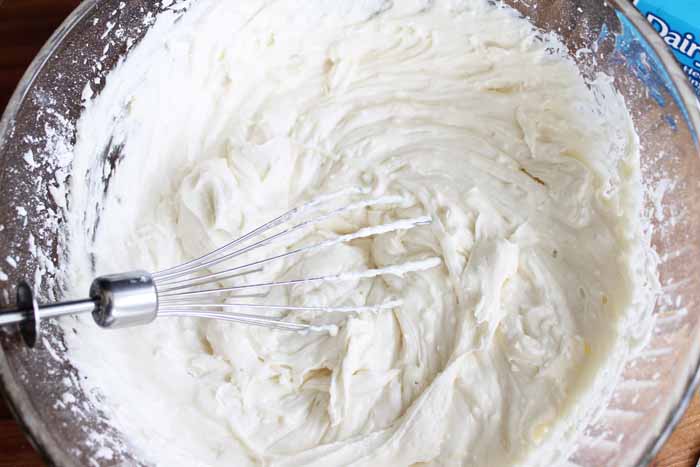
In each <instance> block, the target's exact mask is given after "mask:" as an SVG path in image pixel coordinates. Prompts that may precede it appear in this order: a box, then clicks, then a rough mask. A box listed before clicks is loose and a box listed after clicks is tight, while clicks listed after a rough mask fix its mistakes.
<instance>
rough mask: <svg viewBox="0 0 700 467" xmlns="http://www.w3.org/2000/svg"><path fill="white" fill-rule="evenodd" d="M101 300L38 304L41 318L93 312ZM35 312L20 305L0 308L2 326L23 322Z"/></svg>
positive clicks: (88, 299)
mask: <svg viewBox="0 0 700 467" xmlns="http://www.w3.org/2000/svg"><path fill="white" fill-rule="evenodd" d="M98 303H99V300H94V299H92V298H86V299H84V300H74V301H71V302H59V303H47V304H46V305H38V308H39V318H40V319H46V318H58V317H60V316H66V315H78V314H81V313H92V312H93V311H94V310H95V308H97V304H98ZM31 314H33V310H32V309H29V310H26V309H24V310H23V309H20V308H19V307H13V308H4V309H2V310H0V326H3V325H5V324H13V323H21V322H23V321H25V320H26V319H28V317H29V315H31Z"/></svg>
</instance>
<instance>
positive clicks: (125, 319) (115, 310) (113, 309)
mask: <svg viewBox="0 0 700 467" xmlns="http://www.w3.org/2000/svg"><path fill="white" fill-rule="evenodd" d="M82 313H92V317H93V319H94V320H95V322H96V323H97V324H98V325H100V326H101V327H103V328H120V327H127V326H135V325H139V324H147V323H150V322H151V321H153V320H154V319H156V316H157V314H158V291H157V290H156V286H155V282H154V281H153V277H152V276H151V275H150V274H149V273H147V272H144V271H132V272H128V273H124V274H113V275H109V276H101V277H98V278H97V279H95V280H94V281H93V283H92V286H91V287H90V298H86V299H83V300H74V301H69V302H60V303H47V304H42V305H39V304H38V303H37V301H36V298H35V296H34V291H33V289H32V287H31V286H30V285H29V284H28V283H27V282H24V281H23V282H20V283H19V284H17V302H16V306H14V307H12V308H5V309H0V326H4V325H10V324H19V329H20V332H21V334H22V338H23V339H24V341H25V343H26V344H27V345H28V346H29V347H34V346H35V345H36V342H37V338H38V336H39V331H40V329H39V324H40V323H41V320H42V319H46V318H58V317H60V316H66V315H77V314H82Z"/></svg>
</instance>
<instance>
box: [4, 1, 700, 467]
mask: <svg viewBox="0 0 700 467" xmlns="http://www.w3.org/2000/svg"><path fill="white" fill-rule="evenodd" d="M98 2H99V0H83V1H82V2H81V3H80V4H79V5H78V6H77V7H76V8H75V9H74V10H73V11H72V12H71V13H70V14H69V15H68V16H67V17H66V19H65V20H64V21H63V22H62V23H61V24H60V25H59V26H58V28H57V29H56V31H54V33H53V34H52V35H51V36H50V37H49V39H48V40H47V41H46V43H45V44H44V45H43V46H42V48H41V49H40V50H39V52H38V53H37V55H36V57H35V58H34V59H33V60H32V62H31V63H30V65H29V66H28V67H27V70H26V71H25V72H24V74H23V75H22V78H21V79H20V81H19V83H18V84H17V87H16V88H15V91H14V92H13V93H12V96H11V97H10V100H9V101H8V103H7V106H6V107H5V109H4V111H3V114H2V118H0V147H2V146H3V145H4V143H5V141H4V138H5V136H6V135H8V134H9V132H8V129H10V127H11V125H12V122H13V121H14V118H15V115H16V114H17V111H18V110H19V107H20V104H21V103H22V102H23V101H24V98H25V97H26V95H27V93H28V92H29V89H30V88H31V86H32V84H33V83H34V81H35V79H36V78H37V76H38V74H39V73H40V72H41V70H42V69H43V67H44V65H45V64H46V63H47V61H48V60H49V58H50V57H51V56H52V55H53V53H54V52H55V50H56V49H57V48H58V47H59V46H60V45H62V43H63V40H64V39H65V38H66V36H67V35H68V34H69V33H71V32H72V30H73V28H74V27H75V26H76V25H77V24H78V23H80V21H81V20H82V19H83V18H84V17H85V16H86V15H87V14H89V13H90V12H91V11H92V10H93V8H94V7H95V6H96V5H97V4H98ZM601 2H602V3H606V4H609V5H610V6H612V7H613V8H614V9H615V10H617V11H619V12H621V13H622V14H623V15H624V16H625V17H626V19H627V20H629V21H630V23H631V24H632V25H633V26H634V27H635V28H636V29H637V30H638V31H639V32H640V33H641V34H642V36H643V37H644V39H645V40H646V41H647V42H648V43H649V45H650V46H651V48H652V50H653V51H654V52H655V53H656V54H657V56H658V57H659V58H660V60H661V63H662V65H663V66H664V68H665V70H666V72H668V74H669V76H670V77H671V81H672V83H673V85H674V86H675V88H676V90H677V91H678V94H679V97H680V100H681V103H682V104H683V105H684V106H685V108H686V109H687V111H688V114H687V116H686V117H687V118H688V120H689V121H690V124H691V130H692V131H693V137H694V139H695V147H696V149H697V150H698V157H700V100H699V99H698V98H697V97H696V96H695V93H694V91H693V89H692V86H691V85H690V83H689V82H688V80H687V79H686V77H685V75H684V74H683V72H682V71H681V68H680V67H679V66H678V63H677V61H676V59H675V57H674V56H673V54H672V52H671V51H670V50H669V49H668V47H667V46H666V44H665V43H664V41H663V39H662V38H661V37H660V36H659V35H658V34H657V32H656V31H655V30H654V28H653V27H652V26H651V25H650V24H649V23H648V22H647V21H646V19H645V18H644V16H643V15H642V14H641V13H640V12H639V10H637V9H636V8H635V7H634V5H633V3H632V2H631V1H629V0H609V2H608V1H606V0H601ZM634 2H635V3H636V0H634ZM0 3H2V0H0ZM699 383H700V356H699V357H698V359H697V361H696V362H695V364H694V365H693V366H692V367H691V370H690V372H689V376H688V379H687V381H686V384H685V386H684V387H683V390H682V391H680V392H679V394H680V395H679V398H678V401H676V403H674V404H671V410H670V411H669V413H668V415H667V417H666V419H665V420H664V422H663V424H662V428H661V430H660V432H659V434H658V436H657V437H655V438H654V439H652V440H650V441H649V443H648V444H647V446H646V447H645V448H644V449H643V450H642V455H641V457H640V458H639V459H637V460H636V464H635V465H636V466H638V467H642V466H646V465H648V464H649V463H650V462H651V461H652V460H653V459H654V457H655V456H656V455H657V454H658V452H659V451H660V450H661V448H662V447H663V446H664V444H665V443H666V441H667V440H668V438H669V436H670V435H671V433H672V432H673V430H674V429H675V428H676V426H677V425H678V423H679V422H680V420H681V418H682V417H683V415H684V414H685V412H686V410H687V408H688V405H689V404H690V401H691V399H692V398H693V396H694V395H695V390H696V389H697V387H698V384H699ZM0 394H2V396H3V397H4V399H5V401H6V403H7V405H8V407H9V409H10V412H11V413H12V415H13V416H14V418H15V420H16V421H17V422H18V424H19V425H20V427H21V429H22V431H23V432H24V434H25V435H26V437H27V439H28V440H29V441H30V443H31V444H32V446H33V447H34V448H35V449H36V450H37V452H38V453H39V454H40V455H41V457H42V458H43V459H44V460H45V461H46V462H47V463H48V464H49V465H70V460H69V458H68V457H67V455H66V450H65V449H64V448H63V446H61V445H59V443H58V442H57V441H56V440H55V439H54V438H53V436H52V435H51V433H50V432H49V430H47V429H45V428H46V427H45V426H44V425H43V421H42V420H41V418H40V417H39V416H38V413H37V411H36V409H35V408H34V407H33V404H31V403H30V402H29V400H28V399H26V398H23V397H22V391H21V389H20V385H18V384H17V382H16V380H15V379H14V378H13V376H12V373H11V371H10V366H9V364H8V361H7V357H6V355H5V351H4V349H3V348H2V347H0Z"/></svg>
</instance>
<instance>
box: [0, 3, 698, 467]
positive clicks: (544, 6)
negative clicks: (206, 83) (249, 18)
mask: <svg viewBox="0 0 700 467" xmlns="http://www.w3.org/2000/svg"><path fill="white" fill-rule="evenodd" d="M163 3H168V2H163ZM507 3H510V4H511V5H512V6H513V7H514V8H516V9H517V10H519V11H520V12H522V13H523V14H524V15H526V16H528V17H530V18H531V20H532V21H533V22H534V23H535V24H536V25H537V26H538V27H540V28H542V29H543V30H545V31H555V32H557V33H558V34H560V35H561V36H562V37H563V39H564V41H565V42H566V44H567V46H568V47H569V50H571V51H576V52H575V53H574V57H575V59H576V60H577V62H578V63H579V64H580V66H581V69H582V70H583V71H584V73H585V74H587V75H589V76H592V75H593V74H595V73H597V72H604V73H606V74H608V75H609V76H612V77H613V78H614V86H615V87H616V88H617V90H618V91H619V92H620V93H621V94H622V95H623V96H624V97H625V99H626V101H627V104H628V106H629V108H630V109H631V112H632V115H633V119H634V123H635V125H636V128H637V131H638V133H639V137H640V139H641V143H642V146H641V147H642V167H643V177H644V181H645V184H646V186H647V187H648V191H649V195H648V196H647V203H646V204H647V208H648V210H649V213H650V214H651V217H652V220H653V224H654V230H653V236H652V241H653V245H654V247H655V249H656V251H657V252H658V254H659V257H660V260H661V265H660V279H661V283H662V286H663V293H662V295H661V296H660V297H659V300H658V303H657V306H656V314H657V317H658V320H657V324H656V327H655V329H654V332H653V336H652V338H651V340H650V341H649V343H648V344H647V346H646V347H645V348H644V350H643V351H642V353H641V354H640V355H639V356H637V357H636V358H634V359H633V360H630V361H629V362H627V365H626V369H625V371H624V374H623V375H622V377H621V378H620V379H619V381H618V382H617V384H616V388H615V391H614V393H613V395H612V398H611V399H610V401H609V403H608V405H607V407H606V408H605V410H604V411H603V412H602V415H601V416H600V417H599V418H598V419H596V420H590V421H589V424H588V427H587V429H586V430H585V434H584V435H583V436H581V437H580V439H578V440H577V446H578V447H577V450H576V452H575V453H574V454H573V456H572V457H571V458H570V462H571V463H572V465H581V466H595V467H601V466H615V467H617V466H625V465H645V464H647V463H648V462H649V461H650V460H651V459H652V458H653V456H654V455H655V453H656V452H657V451H658V449H659V448H660V447H661V445H662V444H663V442H664V441H665V439H666V438H667V436H668V434H669V433H670V432H671V430H672V429H673V427H674V426H675V424H676V423H677V421H678V420H679V418H680V417H681V415H682V414H683V412H684V410H685V408H686V405H687V403H688V400H689V398H690V397H691V395H692V393H693V390H694V389H695V386H696V383H697V375H698V362H700V309H698V307H697V306H696V302H697V301H698V300H699V299H700V274H697V271H698V270H700V252H699V251H698V249H699V246H700V202H698V201H699V195H700V158H699V157H698V155H699V154H700V146H699V144H698V131H700V109H699V107H698V103H697V101H696V100H695V98H694V96H693V94H692V91H691V89H690V86H689V85H688V84H687V83H686V81H685V79H684V76H683V74H682V72H681V70H680V69H679V67H678V66H677V65H676V63H675V62H674V60H673V58H672V57H671V54H670V53H669V52H668V51H667V50H666V49H665V46H664V43H663V41H662V40H661V39H660V38H658V37H657V35H656V34H655V32H654V31H653V30H652V28H651V27H650V26H649V25H648V24H647V23H646V21H645V20H644V18H642V16H641V15H640V14H639V13H638V12H636V10H634V8H633V7H632V5H631V3H628V1H627V0H608V1H607V2H606V1H604V0H541V1H534V0H532V1H531V0H528V1H525V0H510V1H507ZM156 4H157V5H156ZM159 5H160V2H154V1H152V0H132V1H129V2H122V1H121V0H100V1H97V0H88V1H84V2H83V3H82V4H81V5H80V6H79V7H78V8H77V9H76V10H75V11H74V12H73V13H72V14H71V15H70V17H69V18H68V19H67V20H66V21H65V22H64V23H63V25H62V26H61V27H60V28H59V29H58V31H56V33H55V34H54V35H53V36H52V38H51V39H50V40H49V41H48V43H47V44H46V45H45V46H44V48H43V49H42V50H41V52H40V53H39V55H38V56H37V58H36V59H35V60H34V62H33V63H32V65H31V66H30V67H29V69H28V70H27V72H26V74H25V76H24V78H23V79H22V81H21V83H20V84H19V86H18V88H17V90H16V91H15V94H14V96H13V97H12V99H11V101H10V103H9V105H8V106H7V109H6V110H5V113H4V115H3V118H2V120H1V121H0V202H1V203H2V210H0V225H1V226H2V230H0V248H1V249H2V251H0V257H2V258H4V257H6V256H8V255H12V257H13V258H14V259H15V260H16V261H17V267H16V268H7V267H4V269H5V272H7V275H8V276H9V277H8V280H7V281H3V282H0V285H1V286H2V292H1V293H0V300H4V302H5V303H7V301H8V298H9V297H12V296H13V295H14V288H13V286H12V284H15V283H16V282H17V281H18V280H20V279H21V278H23V277H29V278H34V277H35V272H36V271H37V270H39V271H42V273H41V277H39V278H40V279H41V282H40V284H41V285H40V287H39V289H40V290H39V291H40V293H41V294H42V295H43V296H44V297H59V298H60V295H61V292H60V290H61V278H60V277H55V273H54V272H53V271H54V270H53V268H52V267H53V266H55V265H56V264H58V261H60V258H61V234H60V232H61V225H62V222H63V219H62V217H61V214H60V209H59V206H56V204H55V202H54V201H53V200H52V197H51V196H50V191H51V190H55V189H56V188H51V185H56V183H57V182H56V179H58V182H59V183H60V182H61V181H63V180H64V178H65V177H66V176H69V175H70V165H69V164H68V163H67V162H68V160H69V159H68V158H62V157H60V156H62V155H65V154H67V153H69V152H70V145H71V143H72V141H73V140H74V132H75V130H74V127H73V126H72V123H73V122H75V121H76V119H77V118H78V116H79V114H80V102H81V96H82V93H83V90H84V87H85V83H87V82H88V81H91V82H92V83H93V85H92V88H93V89H94V90H96V92H99V90H100V88H101V86H102V85H103V83H104V79H103V78H104V76H105V74H106V73H107V72H108V71H109V70H110V69H111V68H112V67H114V65H115V64H116V63H118V61H119V59H120V58H122V57H123V56H125V55H126V54H128V53H129V51H130V50H131V47H132V46H133V44H134V43H135V42H138V40H139V38H140V37H142V35H143V33H144V32H145V30H147V28H148V26H149V24H150V22H149V21H148V18H151V17H152V14H153V13H157V10H158V9H159V8H160V6H159ZM98 62H99V65H97V63H98ZM57 156H58V157H57ZM95 157H96V158H102V160H103V163H104V164H107V163H109V162H110V161H111V160H112V159H111V158H113V157H114V151H112V148H96V151H95ZM94 176H102V174H101V173H99V174H94ZM34 246H39V247H41V248H43V249H44V250H45V251H49V252H51V254H49V255H46V256H41V255H40V256H39V257H38V258H37V257H36V256H34V255H32V254H30V251H31V249H32V248H34ZM35 282H36V281H35ZM43 327H44V330H45V333H44V335H45V336H47V337H46V338H45V339H44V340H43V345H42V346H40V348H37V349H33V350H30V349H28V348H26V347H25V346H24V344H23V343H22V340H21V339H20V337H19V335H18V333H17V332H16V330H14V329H9V330H8V329H5V330H2V331H0V346H1V349H2V350H1V352H0V382H1V386H2V390H3V392H4V394H5V396H6V398H7V399H8V401H9V403H10V404H11V406H12V409H13V411H14V413H15V415H16V416H17V418H18V419H19V420H20V421H21V423H22V424H23V426H24V427H25V429H26V431H27V434H28V435H29V436H30V438H31V439H32V440H33V442H34V444H35V446H36V447H37V448H38V449H39V450H40V451H41V452H42V453H43V455H44V456H45V457H46V459H47V460H48V461H49V462H50V463H52V464H54V465H61V466H83V465H90V463H91V462H90V461H91V460H92V461H93V464H94V462H95V459H99V462H98V464H99V465H103V466H109V465H142V464H141V463H140V462H139V461H137V460H136V459H135V458H134V457H133V456H132V455H131V454H130V453H129V452H128V449H127V450H126V451H118V450H116V449H114V450H111V449H110V446H112V445H113V446H115V447H116V446H118V445H120V442H121V441H123V440H124V437H123V435H122V433H119V432H117V431H116V430H115V429H113V428H111V427H110V425H109V424H108V423H107V420H106V418H105V416H104V414H102V413H101V412H100V411H99V410H98V409H97V408H95V407H94V406H92V405H91V403H90V402H89V401H88V399H87V397H85V395H84V394H82V393H80V392H79V390H78V389H77V388H78V380H79V378H80V375H79V374H78V373H77V371H76V370H75V368H73V367H71V365H70V364H68V363H66V362H65V361H63V360H62V359H61V358H60V355H61V353H62V337H61V331H60V330H59V329H58V328H57V327H56V326H54V325H53V324H52V323H51V322H46V323H44V324H43ZM68 386H72V390H71V391H70V392H69V393H67V392H66V388H67V387H68ZM126 445H127V446H128V443H126Z"/></svg>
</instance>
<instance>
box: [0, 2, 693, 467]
mask: <svg viewBox="0 0 700 467" xmlns="http://www.w3.org/2000/svg"><path fill="white" fill-rule="evenodd" d="M78 3H80V1H79V0H4V1H3V0H0V109H4V108H5V105H6V103H7V101H8V99H9V98H10V95H11V94H12V91H13V90H14V88H15V86H16V85H17V82H18V81H19V79H20V78H21V77H22V74H23V73H24V70H25V68H26V67H27V65H29V62H30V61H31V60H32V58H33V57H34V55H35V54H36V53H37V52H38V51H39V49H40V48H41V46H42V45H43V44H44V42H45V41H46V39H48V37H49V36H50V35H51V33H52V32H53V31H54V29H56V27H57V26H58V25H59V24H60V23H61V21H63V19H64V18H65V17H66V16H67V15H68V13H70V11H71V10H72V9H73V8H75V7H76V6H77V5H78ZM699 456H700V399H699V398H698V396H697V395H696V396H695V398H694V399H693V402H692V404H691V406H690V408H689V409H688V412H687V413H686V414H685V417H684V418H683V420H682V421H681V423H680V424H679V426H678V427H677V428H676V431H675V432H674V433H673V435H672V436H671V438H670V439H669V441H668V442H667V443H666V446H665V447H664V448H663V450H662V451H661V453H659V455H658V456H657V458H656V460H655V461H654V462H653V463H652V467H695V463H696V462H697V459H698V457H699ZM43 465H45V464H44V463H43V462H42V460H41V458H40V457H39V455H38V454H36V452H35V451H34V449H33V448H32V446H31V445H30V444H29V442H27V440H26V438H25V437H24V435H23V434H22V431H21V430H20V428H19V427H18V425H17V424H16V423H15V422H14V420H13V419H12V416H11V415H10V413H9V411H8V410H7V407H6V406H5V404H4V402H3V401H2V400H0V467H38V466H43Z"/></svg>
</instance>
